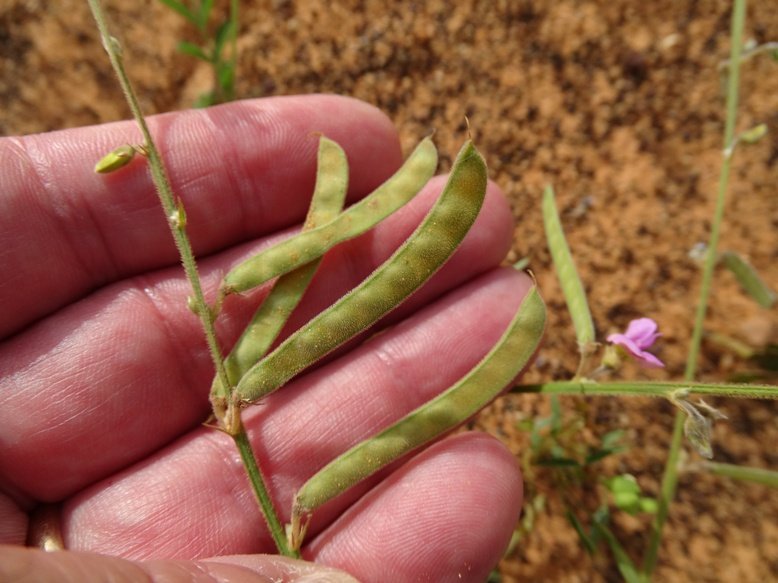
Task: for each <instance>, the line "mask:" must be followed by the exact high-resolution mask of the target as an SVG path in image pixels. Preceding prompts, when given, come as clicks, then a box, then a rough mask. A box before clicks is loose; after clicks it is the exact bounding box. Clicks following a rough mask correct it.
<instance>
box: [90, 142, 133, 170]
mask: <svg viewBox="0 0 778 583" xmlns="http://www.w3.org/2000/svg"><path fill="white" fill-rule="evenodd" d="M135 153H136V149H135V147H134V146H130V145H129V144H125V145H123V146H119V147H118V148H116V149H115V150H112V151H111V152H109V153H108V154H106V155H105V156H103V157H102V158H101V159H100V161H99V162H98V163H97V164H95V172H97V173H98V174H108V173H109V172H113V171H114V170H118V169H119V168H122V167H124V166H126V165H127V164H129V163H130V162H132V159H133V158H134V157H135Z"/></svg>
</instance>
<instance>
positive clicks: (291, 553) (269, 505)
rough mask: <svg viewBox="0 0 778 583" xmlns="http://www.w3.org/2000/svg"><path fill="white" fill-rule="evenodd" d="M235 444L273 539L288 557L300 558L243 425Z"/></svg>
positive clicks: (279, 549) (281, 551)
mask: <svg viewBox="0 0 778 583" xmlns="http://www.w3.org/2000/svg"><path fill="white" fill-rule="evenodd" d="M233 439H234V440H235V445H236V446H237V447H238V451H239V452H240V457H241V459H242V460H243V466H244V467H245V469H246V474H248V478H249V482H251V488H252V490H254V496H256V498H257V502H258V503H259V507H260V508H261V509H262V514H263V516H264V517H265V521H266V522H267V527H268V530H269V531H270V536H272V537H273V541H274V542H275V543H276V547H277V548H278V552H279V553H281V554H282V555H284V556H287V557H294V558H298V559H299V558H300V553H299V552H298V551H295V550H293V549H291V548H290V547H289V545H288V543H287V540H286V534H285V532H284V527H283V525H282V524H281V521H280V520H279V519H278V515H277V513H276V511H275V507H274V506H273V501H272V500H271V498H270V493H269V492H268V489H267V486H265V481H264V480H263V478H262V472H261V471H260V469H259V465H257V460H256V458H255V457H254V451H253V450H252V449H251V443H250V442H249V438H248V434H247V433H246V429H245V428H244V427H243V426H242V425H241V428H240V431H238V433H237V434H236V435H234V436H233Z"/></svg>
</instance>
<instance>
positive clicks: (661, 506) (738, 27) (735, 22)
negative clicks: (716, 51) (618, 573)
mask: <svg viewBox="0 0 778 583" xmlns="http://www.w3.org/2000/svg"><path fill="white" fill-rule="evenodd" d="M745 14H746V0H735V5H734V7H733V10H732V20H731V29H730V43H731V46H730V58H729V62H730V66H729V71H728V73H729V76H728V79H727V104H726V121H725V127H724V160H723V164H722V167H721V174H720V176H719V186H718V192H717V196H716V209H715V211H714V216H713V223H712V225H711V234H710V240H709V242H708V250H707V253H706V256H705V265H704V267H703V272H702V283H701V286H700V298H699V302H698V304H697V311H696V314H695V321H694V330H693V332H692V340H691V345H690V347H689V355H688V358H687V360H686V370H685V372H684V379H685V380H687V381H690V380H692V379H693V378H694V376H695V374H696V371H697V359H698V357H699V352H700V344H701V342H702V331H703V324H704V321H705V313H706V311H707V307H708V298H709V297H710V288H711V282H712V280H713V270H714V267H715V266H716V255H717V254H716V248H717V247H718V243H719V233H720V231H721V224H722V222H723V219H724V208H725V202H726V195H727V184H728V183H729V170H730V165H731V163H732V148H733V145H734V138H735V122H736V120H737V105H738V88H739V87H738V85H739V77H740V63H741V59H740V54H741V52H742V47H743V28H744V23H745ZM683 422H684V420H683V415H681V414H680V413H676V416H675V424H674V427H673V437H672V441H671V443H670V451H669V452H668V456H667V462H666V464H665V470H664V475H663V476H662V486H661V492H660V496H659V500H658V510H657V513H656V516H655V518H654V524H653V528H652V532H651V537H650V539H649V542H648V549H647V550H646V555H645V557H644V560H643V576H644V578H645V579H646V580H649V579H650V578H651V575H652V573H653V572H654V569H655V568H656V563H657V556H658V554H659V545H660V542H661V538H662V529H663V528H664V525H665V522H666V520H667V515H668V512H669V507H670V503H671V502H672V500H673V498H674V497H675V490H676V486H677V483H678V456H679V455H680V449H681V442H682V437H683Z"/></svg>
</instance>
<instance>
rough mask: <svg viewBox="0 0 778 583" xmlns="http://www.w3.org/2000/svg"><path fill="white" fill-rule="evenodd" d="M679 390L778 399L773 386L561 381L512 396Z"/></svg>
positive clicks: (523, 388)
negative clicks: (524, 394) (522, 394)
mask: <svg viewBox="0 0 778 583" xmlns="http://www.w3.org/2000/svg"><path fill="white" fill-rule="evenodd" d="M679 390H688V391H689V393H690V394H693V395H706V396H710V397H729V398H739V399H778V387H776V386H774V385H733V384H727V383H687V382H648V381H637V382H635V381H623V382H622V381H617V382H607V383H596V382H582V381H576V380H572V381H558V382H551V383H543V384H539V385H518V386H515V387H513V388H512V389H511V390H510V392H511V393H538V394H544V395H578V396H593V395H607V396H613V397H615V396H619V397H668V396H670V395H672V394H673V393H674V392H676V391H679Z"/></svg>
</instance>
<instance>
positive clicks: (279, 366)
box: [237, 142, 486, 402]
mask: <svg viewBox="0 0 778 583" xmlns="http://www.w3.org/2000/svg"><path fill="white" fill-rule="evenodd" d="M485 193H486V164H485V163H484V160H483V158H482V157H481V155H480V154H479V153H478V151H477V150H476V149H475V147H474V146H473V144H472V143H471V142H467V143H465V145H464V146H463V147H462V149H461V150H460V152H459V155H458V156H457V159H456V161H455V163H454V167H453V168H452V170H451V176H450V177H449V179H448V182H447V184H446V186H445V188H444V189H443V193H442V194H441V195H440V197H439V198H438V201H437V202H436V203H435V205H434V206H433V207H432V209H431V210H430V211H429V213H428V214H427V216H426V217H425V219H424V221H423V222H422V223H421V225H419V227H418V228H417V229H416V230H415V231H414V232H413V233H412V234H411V236H410V237H409V238H408V239H407V240H406V241H405V243H403V244H402V246H400V247H399V248H398V249H397V251H395V253H394V254H393V255H392V256H391V257H390V258H389V259H388V260H387V261H385V262H384V263H383V264H382V265H381V266H380V267H379V268H378V269H376V270H375V271H374V272H373V273H372V274H371V275H370V276H369V277H368V278H367V279H365V280H364V281H363V282H362V283H361V284H360V285H359V286H357V287H356V288H354V289H353V290H352V291H351V292H349V293H348V294H346V295H345V296H344V297H342V298H341V299H340V300H338V301H337V302H336V303H335V304H334V305H333V306H331V307H330V308H329V309H327V310H325V311H324V312H322V313H321V314H319V315H318V316H317V317H315V318H314V319H313V320H311V321H310V322H309V323H308V324H306V325H305V326H303V327H302V328H301V329H300V330H298V331H297V332H295V333H294V334H292V335H291V336H290V337H289V338H287V339H286V341H284V342H283V343H282V344H281V345H280V346H279V347H278V348H276V349H275V350H274V351H273V352H272V353H271V354H269V355H268V356H267V357H266V358H265V359H263V360H261V361H260V362H259V363H257V364H256V365H255V366H254V367H252V368H251V370H249V371H248V372H247V373H246V374H245V376H244V377H243V378H242V379H241V381H240V382H239V383H238V386H237V391H238V394H239V395H240V397H241V399H243V400H244V401H247V402H254V401H257V400H258V399H260V398H262V397H263V396H265V395H267V394H269V393H271V392H273V391H275V390H276V389H278V388H280V387H281V386H282V385H283V384H284V383H286V382H287V381H288V380H289V379H291V378H292V377H293V376H294V375H296V374H297V373H299V372H300V371H302V370H303V369H305V368H307V367H308V366H310V365H311V364H313V363H314V362H316V361H317V360H319V359H320V358H321V357H323V356H325V355H326V354H327V353H329V352H330V351H332V350H334V349H335V348H337V347H338V346H340V345H341V344H343V343H344V342H346V341H347V340H349V339H351V338H353V337H354V336H355V335H356V334H358V333H359V332H361V331H362V330H365V329H366V328H368V327H369V326H371V325H372V324H374V323H375V322H376V321H377V320H378V319H379V318H381V317H383V316H384V315H386V314H387V313H388V312H390V311H391V310H392V309H394V308H395V307H396V306H397V305H398V304H399V303H400V302H402V301H403V300H404V299H405V298H407V297H408V296H409V295H410V294H411V293H413V292H414V291H415V290H416V289H418V288H419V287H420V286H421V285H422V284H423V283H424V282H426V281H427V280H428V279H429V278H430V277H431V276H432V274H433V273H435V271H437V270H438V268H440V266H441V265H443V263H445V261H446V260H447V259H448V258H449V257H450V256H451V255H452V254H453V253H454V251H455V250H456V248H457V247H458V246H459V244H460V243H461V241H462V239H464V237H465V235H466V234H467V232H468V231H469V230H470V227H471V226H472V225H473V222H474V221H475V219H476V217H477V216H478V212H479V211H480V209H481V204H482V203H483V199H484V195H485ZM341 216H342V215H341Z"/></svg>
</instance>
